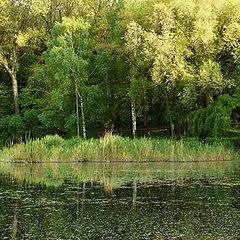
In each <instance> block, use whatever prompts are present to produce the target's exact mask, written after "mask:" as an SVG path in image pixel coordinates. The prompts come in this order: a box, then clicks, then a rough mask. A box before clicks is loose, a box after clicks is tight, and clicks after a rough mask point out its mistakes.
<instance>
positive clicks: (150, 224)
mask: <svg viewBox="0 0 240 240" xmlns="http://www.w3.org/2000/svg"><path fill="white" fill-rule="evenodd" d="M0 239H19V240H22V239H34V240H35V239H43V240H46V239H83V240H84V239H130V240H135V239H143V240H145V239H155V240H160V239H202V240H203V239H211V240H212V239H213V240H214V239H234V240H237V239H240V164H239V163H232V162H220V163H217V164H216V163H204V164H203V163H182V164H176V163H174V164H173V163H124V164H121V163H95V164H87V163H82V164H72V165H71V164H29V165H23V164H22V165H18V164H0Z"/></svg>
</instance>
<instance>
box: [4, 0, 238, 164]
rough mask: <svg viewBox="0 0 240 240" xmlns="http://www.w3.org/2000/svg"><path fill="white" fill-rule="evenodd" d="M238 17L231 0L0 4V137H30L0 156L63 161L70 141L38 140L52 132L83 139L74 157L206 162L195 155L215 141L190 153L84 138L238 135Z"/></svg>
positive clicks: (171, 146) (177, 146) (175, 145)
mask: <svg viewBox="0 0 240 240" xmlns="http://www.w3.org/2000/svg"><path fill="white" fill-rule="evenodd" d="M239 12H240V2H239V1H238V0H232V1H228V0H222V1H213V0H203V1H197V0H196V1H195V0H192V1H187V0H186V1H185V0H184V1H182V0H181V1H180V0H170V1H165V0H141V1H140V0H116V1H115V0H104V1H97V0H73V1H65V0H47V1H44V2H42V3H41V4H40V3H39V1H37V0H36V1H35V0H34V1H10V0H3V1H1V2H0V39H1V41H0V144H1V145H5V144H9V143H10V142H14V143H17V142H25V141H26V140H27V139H36V140H34V141H30V142H28V143H26V144H25V143H24V144H20V145H16V146H14V147H13V148H12V149H11V150H9V151H12V153H14V152H15V153H14V154H13V155H12V156H10V154H9V153H7V150H6V149H5V150H4V154H5V155H6V156H7V155H8V154H9V158H10V159H21V158H23V157H22V155H23V156H25V157H26V156H28V157H27V159H33V156H34V154H36V156H34V157H35V160H37V159H39V160H41V159H42V158H43V156H45V157H47V159H58V158H64V157H63V153H62V149H63V148H64V147H65V145H66V144H70V142H74V141H75V140H72V141H70V140H69V141H66V142H65V141H63V143H62V144H60V145H57V146H54V147H53V148H49V147H47V148H46V149H45V150H44V147H43V146H45V145H44V144H45V143H44V141H46V139H47V138H43V137H44V136H46V135H49V134H51V135H55V134H58V135H59V136H61V137H64V138H65V137H66V138H71V137H73V136H82V137H83V138H89V140H87V141H82V140H79V141H77V140H76V142H78V143H76V144H73V147H71V148H70V149H71V150H69V151H71V153H70V154H72V155H71V156H73V158H74V159H78V160H84V159H85V158H86V159H97V158H99V159H109V158H110V157H112V158H113V159H114V158H115V159H135V160H136V159H139V156H140V153H141V155H142V157H143V158H144V159H145V158H146V159H165V160H169V159H173V157H172V155H174V159H175V160H178V159H179V158H181V157H182V158H183V159H201V158H207V157H205V155H204V154H200V153H198V151H200V150H199V149H203V148H206V152H208V151H212V150H211V149H212V148H213V145H203V144H199V146H195V147H196V149H195V150H196V152H193V151H194V150H191V149H190V146H188V145H187V144H188V143H185V142H184V143H183V144H182V143H181V141H180V142H178V141H173V140H159V141H160V142H161V143H158V140H148V141H146V139H142V138H141V139H136V140H133V141H130V140H129V139H128V138H124V139H123V138H120V137H114V138H111V140H109V141H110V142H105V141H106V139H104V140H103V139H101V140H93V139H90V138H91V137H96V136H98V135H99V134H100V135H101V133H103V132H105V131H109V130H114V131H115V132H118V133H120V134H122V133H127V134H128V135H129V134H132V135H133V136H134V137H135V136H137V135H138V136H139V135H140V129H143V132H142V135H149V133H150V136H151V134H152V131H151V129H156V131H157V130H159V129H167V130H168V132H167V133H168V134H169V135H171V136H172V137H178V138H181V137H182V136H186V135H188V136H192V137H196V138H200V139H206V138H207V137H214V138H221V137H226V136H231V133H232V132H233V131H235V132H238V129H239V122H240V118H239V116H240V110H239V109H240V108H239V103H240V95H239V92H240V91H239V86H240V84H239V80H240V78H239V76H240V75H239V70H240V61H239V50H240V42H239V39H240V15H239ZM129 130H130V133H129V132H128V131H129ZM158 132H161V131H160V130H159V131H158ZM158 135H161V134H158ZM238 135H239V134H238ZM39 138H43V140H37V139H39ZM44 139H45V140H44ZM113 139H114V141H113ZM111 141H113V142H111ZM170 142H171V143H170ZM127 144H129V146H127ZM148 144H149V145H148ZM191 144H192V143H191ZM76 145H79V146H78V147H76ZM163 146H164V147H163ZM214 147H215V149H217V151H216V152H219V153H222V152H223V156H225V155H224V154H225V153H224V151H223V147H222V145H219V146H214ZM37 148H39V150H35V149H37ZM163 148H165V149H167V151H168V152H167V153H165V152H164V151H165V150H161V151H160V150H157V151H156V149H163ZM183 148H184V151H183V152H182V150H181V149H183ZM218 148H219V149H218ZM16 149H18V151H19V152H18V154H19V155H17V150H16ZM31 149H34V150H31ZM79 149H80V150H79ZM87 149H91V150H93V153H90V152H88V150H87ZM137 149H138V152H139V153H137ZM119 150H121V151H119ZM94 151H95V153H94ZM116 151H117V152H118V154H120V153H121V154H122V155H121V156H118V154H116ZM201 151H202V150H201ZM201 151H200V152H201ZM186 152H188V154H186ZM204 152H205V151H203V153H204ZM105 153H107V154H109V155H106V156H104V154H105ZM21 154H22V155H21ZM91 154H92V155H93V156H91ZM226 154H228V151H226ZM213 158H216V159H217V158H218V156H214V157H213ZM224 158H226V159H228V157H227V156H226V157H224Z"/></svg>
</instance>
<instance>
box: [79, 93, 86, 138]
mask: <svg viewBox="0 0 240 240" xmlns="http://www.w3.org/2000/svg"><path fill="white" fill-rule="evenodd" d="M78 96H79V101H80V108H81V114H82V131H83V138H84V139H86V138H87V136H86V123H85V115H84V106H83V98H82V95H81V94H80V93H79V92H78Z"/></svg>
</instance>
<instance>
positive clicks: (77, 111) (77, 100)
mask: <svg viewBox="0 0 240 240" xmlns="http://www.w3.org/2000/svg"><path fill="white" fill-rule="evenodd" d="M75 96H76V117H77V137H78V138H79V137H80V127H79V105H78V104H79V99H78V87H77V84H76V83H75Z"/></svg>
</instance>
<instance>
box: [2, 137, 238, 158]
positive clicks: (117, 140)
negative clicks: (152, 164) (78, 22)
mask: <svg viewBox="0 0 240 240" xmlns="http://www.w3.org/2000/svg"><path fill="white" fill-rule="evenodd" d="M238 158H239V153H238V152H237V151H235V150H234V149H233V147H232V146H231V145H230V144H227V143H223V142H213V143H208V144H207V143H201V142H199V141H197V140H187V141H184V140H179V141H177V140H172V139H148V138H139V139H130V138H128V137H125V138H123V137H121V136H118V135H112V134H111V133H107V134H106V135H105V136H104V137H102V138H100V139H88V140H83V139H77V138H73V139H69V140H64V139H62V138H61V137H59V136H46V137H44V138H42V139H37V140H33V141H28V142H26V143H21V144H16V145H14V146H12V147H10V148H3V149H2V150H1V151H0V160H2V161H3V160H6V161H14V162H46V161H47V162H51V161H54V162H55V161H60V162H61V161H75V162H80V161H106V162H111V161H139V162H141V161H218V160H233V159H238Z"/></svg>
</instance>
